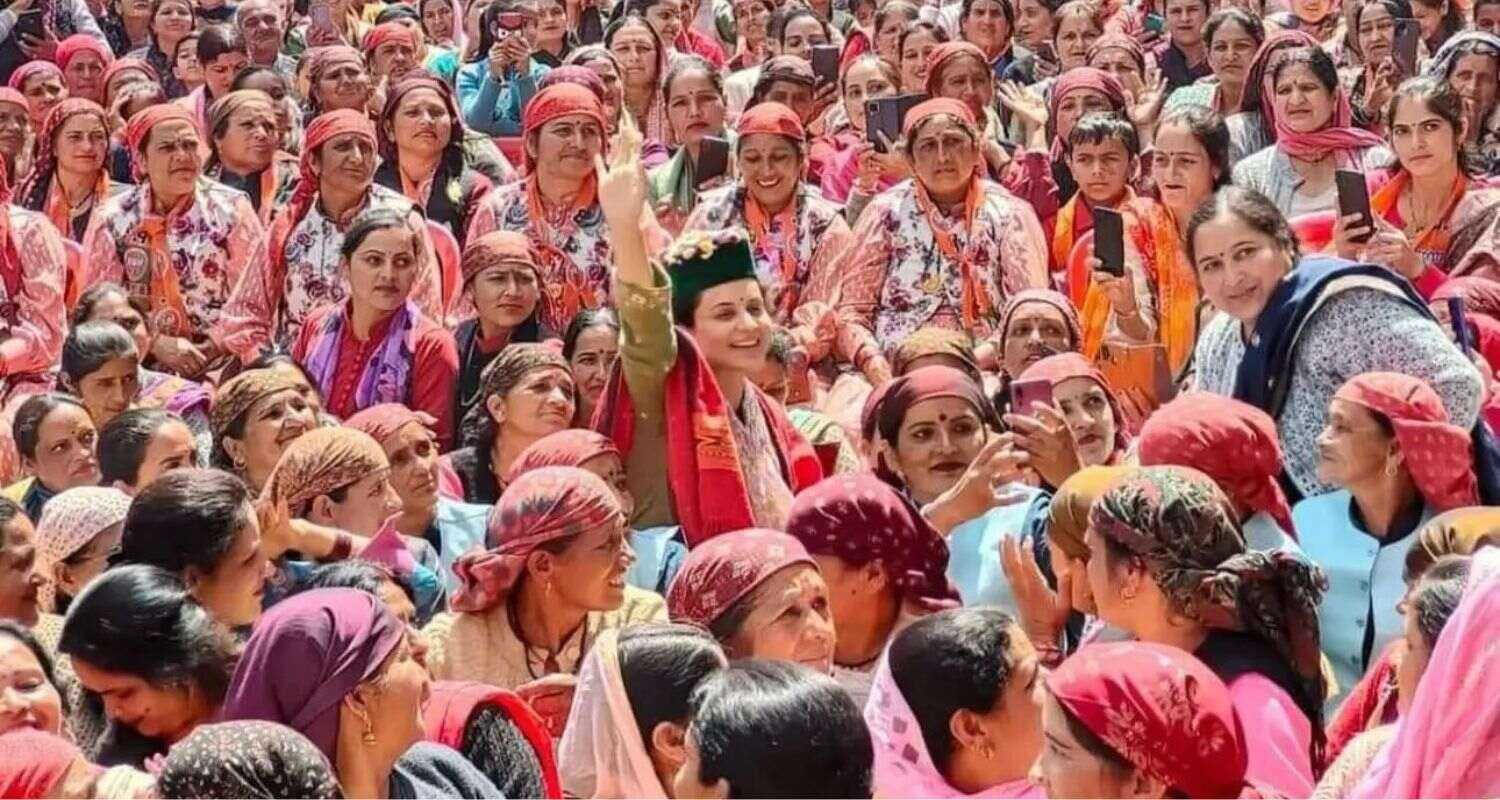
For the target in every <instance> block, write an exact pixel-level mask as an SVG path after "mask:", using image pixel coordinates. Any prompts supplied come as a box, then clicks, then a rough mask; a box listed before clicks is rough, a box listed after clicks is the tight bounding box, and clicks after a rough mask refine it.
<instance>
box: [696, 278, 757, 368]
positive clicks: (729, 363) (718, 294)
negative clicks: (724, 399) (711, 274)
mask: <svg viewBox="0 0 1500 800" xmlns="http://www.w3.org/2000/svg"><path fill="white" fill-rule="evenodd" d="M774 326H775V323H774V322H773V321H772V319H771V314H770V312H769V311H768V310H767V309H766V302H765V295H764V294H763V293H762V292H761V287H760V283H759V282H757V281H756V280H755V279H753V278H745V279H743V280H737V281H730V282H728V283H721V284H719V285H718V286H714V287H712V288H710V289H706V290H704V292H703V294H702V295H700V296H699V298H698V306H697V308H695V309H694V310H693V336H694V338H696V339H697V340H698V346H699V347H700V348H702V349H703V356H704V358H706V359H707V360H708V363H709V366H711V367H713V368H714V370H715V371H716V372H718V371H721V370H732V371H734V372H738V373H739V374H741V375H744V376H745V377H746V378H748V377H749V376H751V375H754V374H756V373H757V372H759V371H760V368H761V366H762V365H764V364H765V361H766V351H767V350H769V349H770V347H771V330H772V328H773V327H774Z"/></svg>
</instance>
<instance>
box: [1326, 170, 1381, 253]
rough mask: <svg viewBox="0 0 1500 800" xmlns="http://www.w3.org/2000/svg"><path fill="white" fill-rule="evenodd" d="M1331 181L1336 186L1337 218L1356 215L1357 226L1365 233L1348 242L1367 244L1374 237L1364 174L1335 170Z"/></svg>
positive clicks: (1373, 219) (1373, 223)
mask: <svg viewBox="0 0 1500 800" xmlns="http://www.w3.org/2000/svg"><path fill="white" fill-rule="evenodd" d="M1333 180H1334V182H1335V183H1336V184H1337V185H1338V192H1339V216H1340V217H1347V216H1349V215H1350V214H1358V215H1359V216H1360V218H1359V224H1361V225H1363V226H1365V233H1364V234H1363V235H1361V236H1359V237H1357V238H1354V239H1351V240H1350V241H1352V242H1355V243H1356V244H1364V243H1365V242H1368V241H1369V240H1370V237H1371V236H1374V235H1375V218H1374V217H1373V216H1371V215H1370V190H1369V189H1368V188H1367V187H1366V186H1365V176H1364V173H1362V172H1355V171H1353V170H1347V169H1340V170H1335V171H1334V173H1333Z"/></svg>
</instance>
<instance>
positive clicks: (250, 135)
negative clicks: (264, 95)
mask: <svg viewBox="0 0 1500 800" xmlns="http://www.w3.org/2000/svg"><path fill="white" fill-rule="evenodd" d="M279 138H280V133H279V131H278V130H277V124H276V112H275V111H274V110H272V108H271V105H270V104H269V103H264V102H260V103H255V102H250V103H244V104H243V105H241V106H240V107H239V108H236V109H235V110H234V112H233V113H232V114H230V115H229V121H228V122H227V123H226V125H225V127H224V134H223V135H222V136H220V137H219V138H218V139H216V140H215V142H214V144H215V146H216V147H217V148H218V151H219V159H220V160H221V161H223V162H224V163H225V164H226V165H228V166H229V167H231V168H232V169H234V170H235V171H236V172H242V174H247V175H248V174H253V173H256V172H259V171H261V170H263V169H265V168H266V167H269V166H271V159H273V158H274V157H275V156H276V145H277V141H278V139H279Z"/></svg>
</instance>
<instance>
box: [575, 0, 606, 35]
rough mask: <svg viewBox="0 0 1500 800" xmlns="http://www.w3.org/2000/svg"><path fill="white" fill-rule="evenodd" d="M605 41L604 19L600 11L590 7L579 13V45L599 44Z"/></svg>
mask: <svg viewBox="0 0 1500 800" xmlns="http://www.w3.org/2000/svg"><path fill="white" fill-rule="evenodd" d="M602 41H604V19H603V17H601V16H599V9H597V8H595V7H593V6H589V7H588V8H585V9H583V10H582V11H580V12H578V43H579V44H598V43H599V42H602Z"/></svg>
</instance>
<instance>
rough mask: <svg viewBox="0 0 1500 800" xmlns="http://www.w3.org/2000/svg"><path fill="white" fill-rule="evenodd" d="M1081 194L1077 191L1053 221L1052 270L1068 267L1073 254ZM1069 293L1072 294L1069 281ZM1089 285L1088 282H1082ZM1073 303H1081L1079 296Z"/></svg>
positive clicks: (1059, 210)
mask: <svg viewBox="0 0 1500 800" xmlns="http://www.w3.org/2000/svg"><path fill="white" fill-rule="evenodd" d="M1081 197H1082V195H1081V194H1077V193H1075V194H1074V195H1073V197H1072V198H1070V199H1069V200H1068V202H1066V203H1063V205H1062V208H1059V209H1058V210H1057V219H1055V220H1053V223H1052V271H1054V272H1057V271H1062V270H1066V269H1067V268H1068V258H1069V257H1071V256H1072V254H1073V244H1074V242H1075V239H1076V237H1075V236H1074V235H1073V227H1074V226H1075V225H1077V224H1078V204H1079V203H1081V202H1083V201H1082V200H1081V199H1080V198H1081ZM1068 283H1069V287H1070V288H1069V294H1072V289H1071V286H1072V285H1073V281H1069V282H1068ZM1080 285H1083V286H1087V285H1088V284H1086V283H1085V284H1080ZM1073 305H1075V306H1076V305H1079V300H1078V298H1076V297H1075V298H1073Z"/></svg>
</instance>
